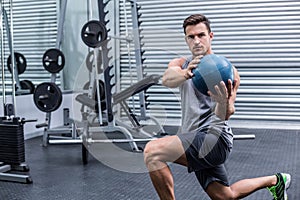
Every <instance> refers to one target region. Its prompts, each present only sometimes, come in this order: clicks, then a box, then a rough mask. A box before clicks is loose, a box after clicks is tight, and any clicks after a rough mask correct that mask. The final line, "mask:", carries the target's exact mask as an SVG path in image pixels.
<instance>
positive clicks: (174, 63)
mask: <svg viewBox="0 0 300 200" xmlns="http://www.w3.org/2000/svg"><path fill="white" fill-rule="evenodd" d="M185 61H186V58H185V57H180V58H174V59H173V60H171V61H170V62H169V65H168V66H169V67H182V65H183V64H184V62H185Z"/></svg>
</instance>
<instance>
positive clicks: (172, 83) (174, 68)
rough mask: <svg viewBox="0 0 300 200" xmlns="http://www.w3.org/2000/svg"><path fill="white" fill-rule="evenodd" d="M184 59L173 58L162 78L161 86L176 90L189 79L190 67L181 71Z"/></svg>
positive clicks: (190, 74)
mask: <svg viewBox="0 0 300 200" xmlns="http://www.w3.org/2000/svg"><path fill="white" fill-rule="evenodd" d="M184 62H185V58H175V59H173V60H171V61H170V63H169V64H168V68H167V69H166V71H165V73H164V75H163V77H162V84H163V85H164V86H166V87H169V88H176V87H178V86H179V85H181V84H182V83H183V82H184V81H186V80H187V79H190V78H191V77H192V76H193V74H192V72H191V69H192V68H190V67H188V68H187V69H182V65H183V64H184Z"/></svg>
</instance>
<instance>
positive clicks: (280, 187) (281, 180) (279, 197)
mask: <svg viewBox="0 0 300 200" xmlns="http://www.w3.org/2000/svg"><path fill="white" fill-rule="evenodd" d="M276 176H277V184H276V185H275V186H272V187H268V190H269V191H270V192H271V194H272V195H273V197H274V199H273V200H287V199H288V196H287V193H286V190H287V189H288V188H289V187H290V183H291V175H290V174H286V173H277V174H276Z"/></svg>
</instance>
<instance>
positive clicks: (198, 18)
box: [182, 14, 211, 34]
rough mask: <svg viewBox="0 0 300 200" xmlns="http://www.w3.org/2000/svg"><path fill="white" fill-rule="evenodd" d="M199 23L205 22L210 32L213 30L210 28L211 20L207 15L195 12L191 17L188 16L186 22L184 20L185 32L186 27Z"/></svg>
mask: <svg viewBox="0 0 300 200" xmlns="http://www.w3.org/2000/svg"><path fill="white" fill-rule="evenodd" d="M199 23H203V24H205V26H206V28H207V30H208V33H210V32H211V28H210V21H209V19H208V18H207V17H205V16H204V15H202V14H194V15H190V16H189V17H187V18H186V19H185V20H184V22H183V26H182V27H183V31H184V34H186V30H185V29H186V27H187V26H191V25H197V24H199Z"/></svg>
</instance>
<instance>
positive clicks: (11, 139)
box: [0, 117, 25, 165]
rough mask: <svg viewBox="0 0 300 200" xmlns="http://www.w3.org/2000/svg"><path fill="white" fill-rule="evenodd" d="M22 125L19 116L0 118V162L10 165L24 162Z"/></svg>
mask: <svg viewBox="0 0 300 200" xmlns="http://www.w3.org/2000/svg"><path fill="white" fill-rule="evenodd" d="M23 125H24V123H23V122H21V121H20V120H19V118H13V119H7V118H6V117H2V118H0V162H3V163H5V164H10V165H20V164H21V163H23V162H25V148H24V128H23V127H24V126H23Z"/></svg>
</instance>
